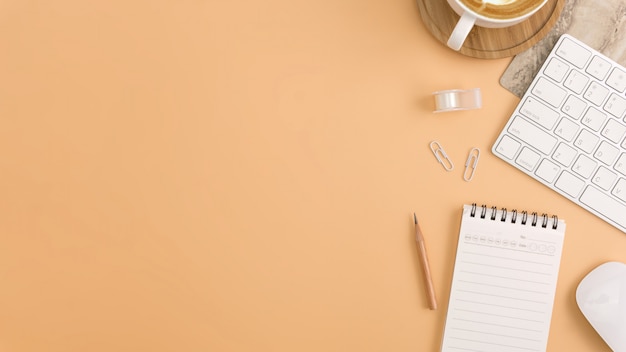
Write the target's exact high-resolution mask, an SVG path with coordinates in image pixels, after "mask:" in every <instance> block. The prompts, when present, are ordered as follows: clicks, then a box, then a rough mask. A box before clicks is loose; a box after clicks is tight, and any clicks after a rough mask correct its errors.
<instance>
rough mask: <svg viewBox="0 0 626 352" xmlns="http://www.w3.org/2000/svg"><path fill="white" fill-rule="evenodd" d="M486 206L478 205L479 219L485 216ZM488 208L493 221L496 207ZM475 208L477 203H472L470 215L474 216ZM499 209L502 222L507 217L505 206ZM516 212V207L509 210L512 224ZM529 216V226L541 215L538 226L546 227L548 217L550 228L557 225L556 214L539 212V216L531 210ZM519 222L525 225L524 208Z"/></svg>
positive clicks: (496, 210) (535, 223) (476, 208)
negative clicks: (550, 221) (550, 222)
mask: <svg viewBox="0 0 626 352" xmlns="http://www.w3.org/2000/svg"><path fill="white" fill-rule="evenodd" d="M488 208H489V207H487V206H486V205H485V204H483V205H481V206H480V214H479V216H480V218H481V219H485V218H486V217H487V211H488ZM490 209H491V214H489V219H490V220H492V221H495V220H496V218H497V215H498V208H497V207H491V208H490ZM477 210H478V205H476V203H472V210H471V212H470V216H471V217H476V214H477V213H476V211H477ZM500 210H501V211H502V215H501V216H500V221H502V222H504V221H506V218H507V210H506V208H502V209H500ZM517 214H518V212H517V210H516V209H513V210H512V211H511V222H512V223H513V224H515V223H517ZM530 216H531V220H530V226H537V224H538V220H539V217H541V224H540V226H541V227H542V228H544V229H545V228H546V227H548V219H549V218H552V226H551V227H552V229H553V230H556V229H557V227H558V222H559V218H558V217H557V216H556V215H552V216H549V215H548V214H546V213H543V214H541V216H539V215H537V212H532V213H531V214H530ZM520 223H521V224H522V225H526V224H527V223H528V212H527V211H525V210H523V211H521V219H520Z"/></svg>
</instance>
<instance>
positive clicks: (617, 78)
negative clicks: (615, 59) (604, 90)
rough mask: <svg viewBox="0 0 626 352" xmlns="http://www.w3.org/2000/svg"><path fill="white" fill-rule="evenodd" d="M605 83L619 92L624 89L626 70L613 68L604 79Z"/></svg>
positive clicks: (625, 85) (622, 91) (625, 86)
mask: <svg viewBox="0 0 626 352" xmlns="http://www.w3.org/2000/svg"><path fill="white" fill-rule="evenodd" d="M606 84H607V85H608V86H609V87H611V88H613V89H615V90H616V91H618V92H620V93H624V90H626V72H624V71H623V70H620V69H619V68H617V67H616V68H614V69H613V71H611V74H610V75H609V78H607V80H606Z"/></svg>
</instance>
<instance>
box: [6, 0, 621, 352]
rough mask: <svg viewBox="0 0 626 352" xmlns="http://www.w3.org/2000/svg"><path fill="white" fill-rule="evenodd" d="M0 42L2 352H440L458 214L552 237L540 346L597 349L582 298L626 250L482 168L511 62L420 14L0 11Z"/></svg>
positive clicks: (329, 6) (549, 197) (242, 9)
mask: <svg viewBox="0 0 626 352" xmlns="http://www.w3.org/2000/svg"><path fill="white" fill-rule="evenodd" d="M0 28H1V29H0V240H1V241H0V287H1V289H0V316H1V318H0V351H2V352H24V351H29V352H30V351H50V352H55V351H63V352H68V351H438V348H439V341H440V339H441V334H442V329H443V324H444V317H445V312H446V306H447V298H448V290H449V285H450V279H451V273H452V265H453V257H454V251H455V249H454V248H455V247H454V246H455V244H456V236H457V234H458V224H459V220H460V209H461V205H462V204H463V203H471V202H478V203H479V204H480V203H487V204H490V205H492V204H493V205H497V206H505V207H508V208H514V207H516V208H518V209H523V208H526V209H529V210H537V211H540V212H543V211H546V212H550V213H557V214H558V215H559V216H560V217H561V218H564V219H565V220H566V221H567V226H568V230H567V235H566V236H567V237H566V242H565V248H564V256H563V259H562V268H561V272H560V278H559V283H558V291H557V296H556V304H555V308H554V316H553V321H552V328H551V333H550V341H549V346H548V350H549V351H608V348H607V347H605V345H604V344H603V342H602V341H601V339H600V338H599V337H598V336H597V335H596V334H595V333H594V332H593V330H592V328H591V327H590V325H588V323H587V322H586V321H585V320H584V318H583V316H582V315H581V313H580V312H579V311H578V309H577V307H576V304H575V299H574V291H575V288H576V286H577V284H578V282H579V281H580V279H581V278H582V277H583V276H584V275H585V274H586V273H587V272H588V271H589V270H591V269H592V268H594V267H595V266H596V265H599V264H600V263H603V262H605V261H609V260H619V261H626V235H624V234H623V233H621V232H619V231H618V230H616V229H615V228H613V227H611V226H609V225H607V224H606V223H604V222H603V221H600V220H599V219H597V218H595V217H594V216H592V215H590V214H589V213H587V212H586V211H584V210H583V209H581V208H579V207H577V206H575V205H574V204H572V203H570V202H569V201H567V200H565V199H564V198H562V197H561V196H559V195H557V194H556V193H554V192H552V191H551V190H549V189H547V188H546V187H544V186H542V185H540V184H539V183H538V182H536V181H533V180H531V179H530V178H528V176H525V175H523V174H522V173H521V172H519V171H517V170H515V169H513V168H512V167H510V166H508V165H506V164H505V163H504V162H502V161H501V160H499V159H497V158H496V157H494V156H493V155H492V154H491V153H490V151H489V150H490V147H491V145H492V143H493V141H494V140H495V138H496V136H497V134H498V133H499V131H500V130H501V128H502V127H503V125H504V123H505V122H506V119H507V118H508V114H510V112H511V111H512V110H513V108H514V107H515V105H516V103H517V101H518V99H517V98H516V97H514V96H513V95H512V94H510V93H509V92H507V91H506V90H505V89H503V88H501V87H500V86H499V84H498V79H499V77H500V75H501V73H502V72H503V71H504V69H505V67H506V65H507V64H508V62H509V59H501V60H496V61H487V60H480V59H473V58H468V57H464V56H461V55H459V54H457V53H455V52H452V51H450V50H448V49H446V48H445V47H444V46H442V45H441V44H440V43H439V42H437V41H436V40H435V39H434V38H433V37H432V36H431V35H430V34H429V33H428V32H427V31H426V30H425V27H424V26H423V24H422V23H421V21H420V19H419V14H418V13H417V6H416V4H415V3H414V2H413V1H411V0H403V1H384V0H378V1H376V0H359V1H357V0H344V1H336V0H322V1H293V0H268V1H230V2H229V1H207V0H178V1H171V0H134V1H128V0H112V1H95V0H88V1H85V0H57V1H39V0H35V1H23V0H5V1H2V3H1V4H0ZM472 87H480V88H481V89H482V91H483V96H484V108H483V109H481V110H474V111H470V112H460V113H450V114H440V115H435V114H433V113H431V109H432V101H431V96H430V94H431V92H433V91H437V90H441V89H451V88H472ZM434 139H436V140H438V141H440V142H441V144H442V145H444V146H445V147H446V149H447V151H448V153H449V154H450V156H451V158H453V160H454V162H456V164H457V169H456V170H455V171H454V172H451V173H446V172H444V171H443V169H442V168H441V167H440V166H439V165H438V164H437V163H436V162H435V160H434V158H433V156H432V154H431V152H430V150H429V148H428V143H429V142H430V141H431V140H434ZM471 147H479V148H481V150H482V151H483V153H482V157H481V159H480V163H479V166H478V170H477V172H476V177H475V179H474V180H473V181H472V182H470V183H467V182H464V181H463V180H462V176H461V170H462V167H461V166H462V164H463V162H464V161H465V157H466V155H467V152H468V151H469V149H470V148H471ZM414 211H415V212H416V213H417V214H418V216H419V218H420V219H421V224H422V229H423V231H424V233H425V235H426V237H427V245H428V249H429V254H430V258H431V266H432V271H433V274H434V280H435V286H436V290H437V293H438V299H439V302H440V305H441V308H440V309H439V310H437V311H430V310H428V308H427V301H426V297H425V294H424V288H423V286H422V281H421V276H420V272H419V270H418V258H417V253H416V248H415V245H414V242H413V232H412V230H413V227H412V222H411V216H412V213H413V212H414Z"/></svg>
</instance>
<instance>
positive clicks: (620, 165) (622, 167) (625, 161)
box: [613, 153, 626, 176]
mask: <svg viewBox="0 0 626 352" xmlns="http://www.w3.org/2000/svg"><path fill="white" fill-rule="evenodd" d="M613 168H614V169H615V170H617V171H618V172H619V173H621V174H622V175H624V176H626V153H622V155H620V156H619V159H617V162H616V163H615V166H614V167H613Z"/></svg>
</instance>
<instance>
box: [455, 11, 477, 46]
mask: <svg viewBox="0 0 626 352" xmlns="http://www.w3.org/2000/svg"><path fill="white" fill-rule="evenodd" d="M474 22H476V17H474V15H472V14H471V13H469V12H467V11H466V12H463V15H462V16H461V18H459V22H457V23H456V26H455V27H454V30H453V31H452V34H450V38H449V39H448V46H449V47H450V48H452V49H454V50H457V51H458V50H460V49H461V46H463V43H464V42H465V39H466V38H467V35H468V34H469V32H470V31H471V30H472V27H474Z"/></svg>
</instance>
